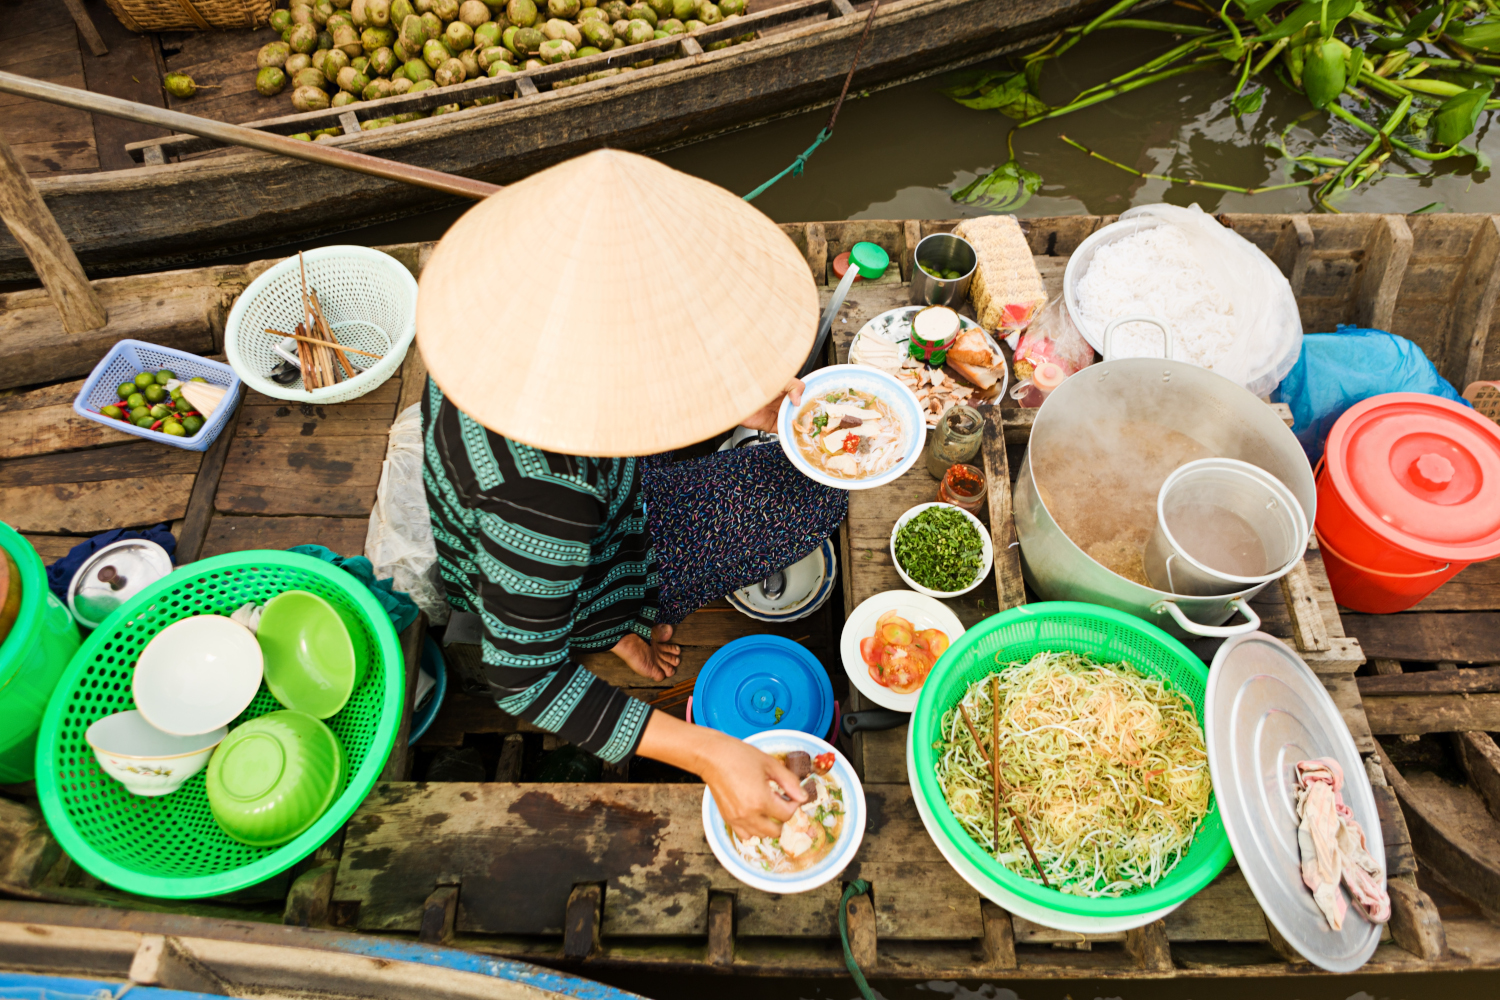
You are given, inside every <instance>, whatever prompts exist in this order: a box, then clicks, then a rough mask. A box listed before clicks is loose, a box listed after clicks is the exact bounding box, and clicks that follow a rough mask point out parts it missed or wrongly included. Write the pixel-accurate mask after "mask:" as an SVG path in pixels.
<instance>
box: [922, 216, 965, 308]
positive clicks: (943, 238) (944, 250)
mask: <svg viewBox="0 0 1500 1000" xmlns="http://www.w3.org/2000/svg"><path fill="white" fill-rule="evenodd" d="M924 264H925V265H926V266H927V267H929V268H931V269H932V270H934V271H938V270H942V271H957V272H958V274H959V276H958V277H957V278H937V277H934V276H933V275H931V274H929V273H928V272H927V271H924V270H923V269H922V265H924ZM978 264H979V255H978V254H977V253H975V252H974V248H973V247H972V246H970V245H969V242H968V241H967V240H965V239H963V238H961V237H958V236H954V235H953V234H952V233H933V234H932V235H931V236H928V237H927V238H926V239H924V240H922V241H921V242H920V243H918V244H917V249H916V250H915V251H914V252H913V253H912V268H911V301H912V303H913V304H914V305H919V306H947V307H948V308H950V309H957V308H958V307H959V306H961V305H963V303H964V299H966V298H968V295H969V282H970V281H973V280H974V268H975V267H976V266H978Z"/></svg>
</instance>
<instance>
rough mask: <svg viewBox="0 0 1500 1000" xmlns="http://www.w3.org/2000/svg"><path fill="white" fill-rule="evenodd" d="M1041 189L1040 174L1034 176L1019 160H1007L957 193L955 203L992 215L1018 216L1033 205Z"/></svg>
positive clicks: (954, 197)
mask: <svg viewBox="0 0 1500 1000" xmlns="http://www.w3.org/2000/svg"><path fill="white" fill-rule="evenodd" d="M1041 186H1042V177H1041V175H1040V174H1035V173H1032V172H1031V171H1030V170H1027V169H1026V168H1025V167H1023V166H1021V164H1020V163H1018V162H1017V161H1015V160H1007V161H1006V162H1005V163H1002V164H1000V166H998V167H996V168H995V169H994V170H992V171H990V172H989V173H988V174H986V175H985V176H983V177H981V178H979V179H978V180H976V181H974V182H973V183H971V184H969V185H968V186H966V187H964V188H963V189H962V190H960V191H957V192H955V193H954V194H953V200H954V201H957V202H962V203H963V204H965V205H975V206H978V207H979V208H987V209H989V210H990V211H992V212H1014V211H1015V210H1016V209H1018V208H1020V207H1021V206H1022V205H1024V204H1026V203H1027V202H1028V201H1030V200H1031V196H1032V195H1033V194H1036V192H1037V190H1038V189H1039V188H1041Z"/></svg>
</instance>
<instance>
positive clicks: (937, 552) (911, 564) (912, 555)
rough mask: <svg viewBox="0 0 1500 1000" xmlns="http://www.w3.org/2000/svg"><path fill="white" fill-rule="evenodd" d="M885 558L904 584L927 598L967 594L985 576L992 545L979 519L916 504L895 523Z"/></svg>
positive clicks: (992, 556) (955, 510)
mask: <svg viewBox="0 0 1500 1000" xmlns="http://www.w3.org/2000/svg"><path fill="white" fill-rule="evenodd" d="M891 559H892V561H894V562H895V564H896V572H897V573H899V574H900V575H901V579H902V580H905V581H906V585H907V586H908V587H910V588H911V589H912V590H915V591H916V592H917V593H919V594H926V595H927V596H928V597H957V596H959V595H960V594H967V593H968V592H969V591H971V590H973V589H974V588H975V587H977V586H979V584H980V583H981V582H982V581H983V580H984V578H985V577H986V576H988V575H989V572H990V567H991V566H993V565H994V563H995V546H994V543H993V542H991V541H990V533H989V532H988V531H986V530H984V525H983V524H982V523H981V522H980V520H979V518H977V517H975V516H974V515H973V514H970V513H969V512H968V511H966V510H962V509H960V508H958V507H954V506H953V505H952V504H946V503H920V504H917V505H916V506H915V507H913V508H912V509H911V510H909V511H907V512H906V513H905V514H902V515H901V516H900V517H899V518H897V519H896V526H895V527H894V528H892V529H891Z"/></svg>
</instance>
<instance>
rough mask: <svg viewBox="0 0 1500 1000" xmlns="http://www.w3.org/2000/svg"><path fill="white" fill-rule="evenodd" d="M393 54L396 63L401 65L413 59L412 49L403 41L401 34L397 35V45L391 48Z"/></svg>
mask: <svg viewBox="0 0 1500 1000" xmlns="http://www.w3.org/2000/svg"><path fill="white" fill-rule="evenodd" d="M391 52H393V53H395V56H396V61H397V62H399V63H404V62H406V60H408V59H410V58H411V57H412V51H411V49H408V48H407V47H406V45H405V44H404V43H403V42H402V41H401V36H400V35H399V34H398V35H396V44H395V45H392V46H391Z"/></svg>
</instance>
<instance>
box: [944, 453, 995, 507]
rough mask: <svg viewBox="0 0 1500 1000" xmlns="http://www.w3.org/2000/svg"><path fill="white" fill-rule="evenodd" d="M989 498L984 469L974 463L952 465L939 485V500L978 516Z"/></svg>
mask: <svg viewBox="0 0 1500 1000" xmlns="http://www.w3.org/2000/svg"><path fill="white" fill-rule="evenodd" d="M988 499H989V491H988V490H987V489H986V483H985V478H984V471H983V470H982V469H980V468H979V467H978V466H974V465H962V464H960V465H951V466H949V467H948V471H947V472H945V473H943V481H942V483H940V484H939V485H938V500H940V501H942V502H943V503H951V504H952V505H953V506H955V507H958V508H960V509H962V510H966V511H968V512H969V513H970V514H973V515H975V516H976V517H977V516H979V515H980V512H981V511H982V510H983V509H984V507H985V501H986V500H988Z"/></svg>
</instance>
